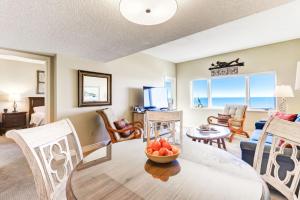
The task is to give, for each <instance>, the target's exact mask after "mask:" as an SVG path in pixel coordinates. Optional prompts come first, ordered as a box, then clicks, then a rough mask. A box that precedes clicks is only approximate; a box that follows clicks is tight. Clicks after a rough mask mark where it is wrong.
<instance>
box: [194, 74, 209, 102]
mask: <svg viewBox="0 0 300 200" xmlns="http://www.w3.org/2000/svg"><path fill="white" fill-rule="evenodd" d="M193 81H207V98H208V103H207V107H202V108H210V106H211V105H210V79H207V78H197V79H193V80H191V81H190V105H191V107H192V108H198V107H196V106H194V101H193V98H194V97H193Z"/></svg>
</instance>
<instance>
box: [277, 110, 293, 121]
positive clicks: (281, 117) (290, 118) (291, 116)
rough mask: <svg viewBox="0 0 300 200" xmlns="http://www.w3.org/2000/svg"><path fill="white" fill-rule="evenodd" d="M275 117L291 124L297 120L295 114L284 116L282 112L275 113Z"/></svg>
mask: <svg viewBox="0 0 300 200" xmlns="http://www.w3.org/2000/svg"><path fill="white" fill-rule="evenodd" d="M275 117H278V118H280V119H284V120H287V121H291V122H293V121H295V119H296V118H297V114H285V113H282V112H277V113H276V114H275Z"/></svg>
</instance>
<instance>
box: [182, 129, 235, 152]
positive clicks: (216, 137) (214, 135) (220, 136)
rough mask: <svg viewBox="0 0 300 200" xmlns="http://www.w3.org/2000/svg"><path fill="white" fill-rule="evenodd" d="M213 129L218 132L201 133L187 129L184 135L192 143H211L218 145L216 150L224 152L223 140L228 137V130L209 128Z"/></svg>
mask: <svg viewBox="0 0 300 200" xmlns="http://www.w3.org/2000/svg"><path fill="white" fill-rule="evenodd" d="M210 127H213V128H215V129H216V130H217V131H218V132H201V131H199V130H197V129H196V128H189V129H188V131H187V133H186V135H187V136H188V137H190V138H192V140H193V141H194V142H196V141H198V142H203V143H204V144H208V143H209V144H210V145H212V144H213V143H217V144H218V148H220V149H224V150H226V144H225V140H224V139H225V138H226V137H227V136H229V135H230V130H229V128H227V127H222V126H210Z"/></svg>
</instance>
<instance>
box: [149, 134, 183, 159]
mask: <svg viewBox="0 0 300 200" xmlns="http://www.w3.org/2000/svg"><path fill="white" fill-rule="evenodd" d="M145 154H146V156H147V157H148V158H149V159H150V160H151V161H153V162H156V163H170V162H172V161H173V160H176V159H177V157H178V156H179V154H180V150H179V149H178V148H177V147H176V146H173V145H171V144H170V143H169V142H168V141H167V140H166V139H164V138H161V139H160V140H155V141H151V142H149V144H148V145H147V147H146V149H145Z"/></svg>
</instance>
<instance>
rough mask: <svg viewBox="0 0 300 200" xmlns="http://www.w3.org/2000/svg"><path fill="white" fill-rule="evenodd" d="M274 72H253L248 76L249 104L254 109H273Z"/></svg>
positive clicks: (274, 102)
mask: <svg viewBox="0 0 300 200" xmlns="http://www.w3.org/2000/svg"><path fill="white" fill-rule="evenodd" d="M275 87H276V84H275V73H262V74H254V75H251V76H250V78H249V89H250V99H249V104H250V105H249V106H250V108H254V109H274V108H275V104H276V99H275V96H274V94H275Z"/></svg>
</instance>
